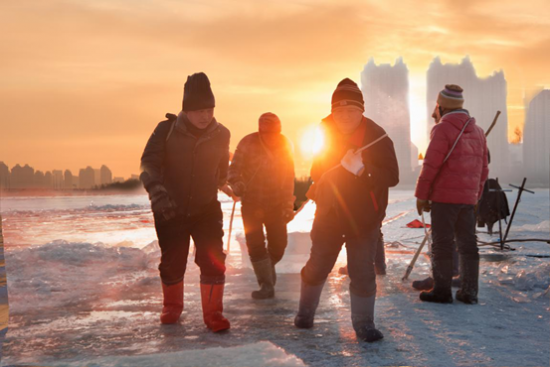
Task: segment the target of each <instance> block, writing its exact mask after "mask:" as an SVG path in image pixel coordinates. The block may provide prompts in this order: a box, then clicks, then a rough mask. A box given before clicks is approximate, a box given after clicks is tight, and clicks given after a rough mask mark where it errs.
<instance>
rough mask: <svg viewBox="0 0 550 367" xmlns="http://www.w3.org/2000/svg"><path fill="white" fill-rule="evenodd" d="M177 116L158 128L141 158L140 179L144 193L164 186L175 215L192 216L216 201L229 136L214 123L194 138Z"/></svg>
mask: <svg viewBox="0 0 550 367" xmlns="http://www.w3.org/2000/svg"><path fill="white" fill-rule="evenodd" d="M185 120H187V115H186V114H185V113H183V112H181V113H180V114H179V115H178V116H177V119H175V118H172V119H168V120H166V121H162V122H160V123H159V124H158V126H157V127H156V129H155V131H154V132H153V134H152V135H151V137H150V138H149V141H148V142H147V145H146V146H145V150H144V151H143V155H142V157H141V170H142V173H141V175H140V179H141V181H142V182H143V185H144V186H145V189H146V190H149V189H150V188H151V187H153V186H154V185H156V184H161V185H164V187H165V188H166V190H167V191H168V194H169V195H170V197H171V198H172V199H173V200H174V201H175V202H176V204H177V206H178V208H177V212H178V213H179V214H182V215H186V216H194V215H197V214H201V213H203V212H204V211H206V210H208V207H209V205H212V204H213V203H215V202H216V201H217V197H218V188H219V187H221V186H223V185H224V184H225V182H226V179H227V169H228V166H229V138H230V132H229V130H228V129H227V128H225V127H224V126H223V125H222V124H220V123H218V122H217V121H216V120H215V119H214V120H213V121H212V123H211V124H210V125H209V126H208V127H207V128H206V132H205V133H204V134H203V135H201V136H200V137H198V138H196V137H195V136H194V135H192V134H191V133H189V132H188V131H187V128H186V126H185Z"/></svg>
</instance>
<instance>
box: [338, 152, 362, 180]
mask: <svg viewBox="0 0 550 367" xmlns="http://www.w3.org/2000/svg"><path fill="white" fill-rule="evenodd" d="M340 164H341V165H342V167H344V168H345V169H346V170H347V171H349V172H351V173H353V174H354V175H355V176H358V175H359V173H360V172H361V170H362V169H363V168H365V164H364V163H363V157H362V156H361V152H357V153H355V152H354V151H353V149H350V150H348V151H347V153H346V155H345V156H344V158H342V160H341V161H340Z"/></svg>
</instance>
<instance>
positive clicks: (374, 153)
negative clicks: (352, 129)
mask: <svg viewBox="0 0 550 367" xmlns="http://www.w3.org/2000/svg"><path fill="white" fill-rule="evenodd" d="M363 163H364V165H365V171H364V172H363V174H362V175H361V177H360V179H361V180H363V181H365V183H367V185H369V186H378V187H393V186H396V185H397V184H398V183H399V164H398V163H397V156H396V155H395V149H394V147H393V141H392V140H391V139H390V138H389V137H387V138H384V139H382V140H381V141H380V142H379V143H377V144H376V145H374V146H373V147H372V149H367V150H365V151H364V152H363Z"/></svg>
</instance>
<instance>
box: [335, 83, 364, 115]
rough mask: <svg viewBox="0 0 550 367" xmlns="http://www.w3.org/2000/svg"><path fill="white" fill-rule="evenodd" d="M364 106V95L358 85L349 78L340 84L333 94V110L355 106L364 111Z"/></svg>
mask: <svg viewBox="0 0 550 367" xmlns="http://www.w3.org/2000/svg"><path fill="white" fill-rule="evenodd" d="M364 105H365V101H364V100H363V93H361V90H360V89H359V87H358V86H357V84H355V82H354V81H353V80H351V79H349V78H346V79H344V80H342V81H341V82H340V83H338V86H337V87H336V90H335V91H334V93H332V110H334V109H335V108H338V107H345V106H353V107H357V108H359V109H361V111H364V110H365V106H364Z"/></svg>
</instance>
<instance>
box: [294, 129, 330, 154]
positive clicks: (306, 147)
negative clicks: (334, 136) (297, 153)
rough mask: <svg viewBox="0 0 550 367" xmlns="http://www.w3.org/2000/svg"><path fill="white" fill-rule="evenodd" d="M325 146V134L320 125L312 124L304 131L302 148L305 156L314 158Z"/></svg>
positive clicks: (301, 140)
mask: <svg viewBox="0 0 550 367" xmlns="http://www.w3.org/2000/svg"><path fill="white" fill-rule="evenodd" d="M324 147H325V135H324V134H323V131H322V130H321V128H320V127H319V126H318V125H315V126H310V127H308V128H306V129H305V130H304V132H303V133H302V138H301V139H300V150H301V151H302V154H303V155H304V157H305V158H313V157H315V156H316V155H318V154H319V153H321V151H322V150H323V148H324Z"/></svg>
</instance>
